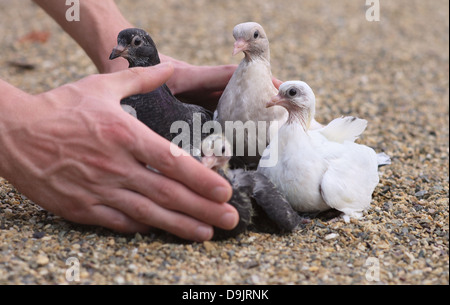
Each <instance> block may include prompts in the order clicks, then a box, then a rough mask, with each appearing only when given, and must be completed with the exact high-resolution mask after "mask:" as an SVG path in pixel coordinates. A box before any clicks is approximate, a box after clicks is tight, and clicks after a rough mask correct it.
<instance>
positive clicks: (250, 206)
mask: <svg viewBox="0 0 450 305" xmlns="http://www.w3.org/2000/svg"><path fill="white" fill-rule="evenodd" d="M231 151H232V150H231V146H230V144H229V143H228V142H227V141H226V139H225V136H224V135H219V134H213V135H210V136H209V137H207V138H205V139H204V140H203V142H202V152H203V154H204V155H203V156H202V163H203V164H204V165H205V166H206V167H208V168H211V169H213V170H215V171H217V173H219V174H220V175H221V176H222V177H224V178H225V179H227V180H228V182H229V183H230V184H231V186H232V188H233V195H232V197H231V199H230V200H229V201H228V202H229V204H231V205H232V206H234V207H235V208H236V210H237V211H238V213H239V223H238V225H237V226H236V228H234V229H233V230H223V229H220V228H214V237H213V239H215V240H219V239H225V238H229V237H234V236H237V235H239V234H240V233H243V232H245V231H246V230H247V228H249V227H254V228H256V229H257V230H259V231H263V232H268V233H285V232H292V231H293V230H294V229H295V228H296V227H297V226H298V225H299V224H301V223H302V222H303V221H305V222H308V220H307V219H303V218H302V217H300V216H299V215H298V214H297V212H295V211H294V210H293V209H292V207H291V205H290V204H289V203H288V201H287V200H286V199H285V198H284V196H283V194H282V193H281V192H280V191H279V190H278V189H277V187H276V186H275V185H274V184H273V183H272V182H271V181H270V180H269V179H268V178H267V177H266V176H264V175H263V174H261V173H258V172H256V171H246V170H243V169H229V168H228V162H229V160H230V155H231Z"/></svg>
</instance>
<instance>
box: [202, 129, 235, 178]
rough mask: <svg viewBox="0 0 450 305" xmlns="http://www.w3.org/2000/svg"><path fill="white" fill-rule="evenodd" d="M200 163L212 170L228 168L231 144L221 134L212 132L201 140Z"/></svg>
mask: <svg viewBox="0 0 450 305" xmlns="http://www.w3.org/2000/svg"><path fill="white" fill-rule="evenodd" d="M202 155H203V156H202V163H203V165H205V166H206V167H208V168H210V169H212V170H215V171H217V170H219V169H223V170H226V169H227V168H228V161H230V158H231V156H232V150H231V145H230V143H229V142H228V141H227V139H226V138H225V135H223V134H212V135H210V136H208V137H206V138H205V139H204V140H203V141H202Z"/></svg>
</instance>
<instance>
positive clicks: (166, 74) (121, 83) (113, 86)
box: [103, 63, 174, 99]
mask: <svg viewBox="0 0 450 305" xmlns="http://www.w3.org/2000/svg"><path fill="white" fill-rule="evenodd" d="M173 70H174V68H173V65H172V63H163V64H159V65H156V66H153V67H145V68H144V67H136V68H130V69H127V70H122V71H119V72H115V73H110V74H104V75H103V76H104V77H105V78H106V79H105V83H106V84H108V89H109V90H110V92H111V93H113V94H114V95H116V96H118V97H119V98H120V99H122V98H125V97H128V96H131V95H135V94H143V93H147V92H151V91H153V90H155V89H156V88H158V87H160V86H162V85H163V84H164V83H165V82H167V80H168V79H169V78H170V77H171V76H172V74H173Z"/></svg>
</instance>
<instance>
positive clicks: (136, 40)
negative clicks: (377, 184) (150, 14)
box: [131, 36, 142, 47]
mask: <svg viewBox="0 0 450 305" xmlns="http://www.w3.org/2000/svg"><path fill="white" fill-rule="evenodd" d="M131 43H132V44H133V45H134V46H136V47H138V46H140V45H141V44H142V39H141V38H140V37H138V36H136V37H134V38H133V41H132V42H131Z"/></svg>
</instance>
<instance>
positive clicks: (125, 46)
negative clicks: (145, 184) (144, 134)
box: [109, 28, 212, 153]
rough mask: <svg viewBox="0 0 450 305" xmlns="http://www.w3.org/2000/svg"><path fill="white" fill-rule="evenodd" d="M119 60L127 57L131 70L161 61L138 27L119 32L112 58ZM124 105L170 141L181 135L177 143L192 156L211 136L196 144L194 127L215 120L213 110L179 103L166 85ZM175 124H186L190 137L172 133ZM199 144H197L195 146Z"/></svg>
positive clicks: (134, 97) (131, 97) (129, 98)
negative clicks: (196, 124) (194, 150)
mask: <svg viewBox="0 0 450 305" xmlns="http://www.w3.org/2000/svg"><path fill="white" fill-rule="evenodd" d="M118 57H123V58H125V59H126V60H127V61H128V63H129V67H130V68H133V67H149V66H154V65H157V64H159V63H160V62H161V61H160V59H159V55H158V50H157V49H156V45H155V43H154V42H153V40H152V38H151V37H150V35H149V34H148V33H147V32H146V31H144V30H142V29H137V28H130V29H125V30H123V31H121V32H120V33H119V35H118V37H117V46H116V47H115V48H114V49H113V51H112V53H111V55H110V57H109V59H110V60H113V59H115V58H118ZM121 105H122V107H123V108H124V110H125V111H127V112H128V113H130V114H132V115H134V116H136V117H137V119H138V120H140V121H141V122H143V123H144V124H145V125H147V126H148V127H149V128H151V129H152V130H153V131H155V132H156V133H158V134H159V135H160V136H162V137H164V138H166V139H167V140H169V141H172V140H174V138H175V137H177V136H180V138H177V140H182V141H180V142H179V143H176V144H179V146H180V147H183V148H185V149H186V150H188V151H190V152H191V153H192V148H194V147H195V146H198V147H196V148H198V151H199V149H200V147H199V146H200V144H201V139H203V138H204V137H206V136H207V135H208V134H201V135H198V136H200V138H198V139H195V141H194V138H193V134H194V127H193V124H194V122H195V120H199V122H198V123H199V124H200V125H198V126H203V123H205V122H207V121H210V120H212V113H211V112H210V111H209V110H206V109H204V108H203V107H201V106H198V105H193V104H186V103H183V102H181V101H179V100H178V99H177V98H176V97H175V96H174V95H173V94H172V92H171V91H170V89H169V88H168V87H167V85H166V84H164V85H162V86H161V87H159V88H157V89H156V90H154V91H152V92H149V93H146V94H138V95H133V96H130V97H127V98H124V99H123V100H122V101H121ZM174 122H185V123H186V124H187V126H188V127H189V131H190V134H189V136H188V137H183V134H184V133H181V134H178V133H177V132H179V130H172V131H174V132H171V126H172V123H174ZM182 125H183V123H182ZM180 126H181V125H180ZM196 136H197V135H196ZM195 143H197V145H195V146H194V144H195Z"/></svg>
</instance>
